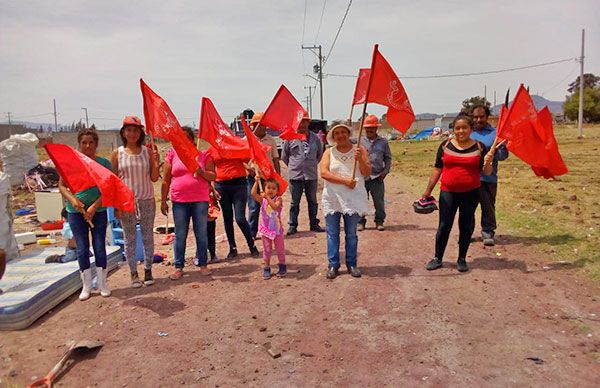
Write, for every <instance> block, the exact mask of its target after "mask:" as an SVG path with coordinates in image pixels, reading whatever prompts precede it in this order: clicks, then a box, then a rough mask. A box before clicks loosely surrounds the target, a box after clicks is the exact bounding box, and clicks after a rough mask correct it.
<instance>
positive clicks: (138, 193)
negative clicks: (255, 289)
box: [59, 107, 508, 300]
mask: <svg viewBox="0 0 600 388" xmlns="http://www.w3.org/2000/svg"><path fill="white" fill-rule="evenodd" d="M261 115H262V113H256V114H255V115H254V116H253V117H252V119H251V121H250V127H251V128H252V130H253V132H254V134H255V135H256V136H257V138H258V140H259V141H260V142H261V143H263V144H267V145H269V146H270V147H271V148H270V154H269V156H270V159H271V161H272V163H273V166H274V169H275V170H276V171H277V172H279V171H280V160H282V161H283V162H284V163H285V164H286V165H287V168H288V182H289V191H290V197H291V198H290V210H289V220H288V228H287V231H285V230H284V227H283V224H282V220H281V214H282V208H283V198H282V196H281V195H280V187H279V183H278V181H277V180H275V179H263V178H261V177H260V176H258V175H257V174H256V172H257V170H256V169H255V167H254V166H253V164H252V162H251V161H250V160H249V159H231V158H224V157H222V156H221V154H220V153H219V150H218V149H216V148H215V147H213V146H210V147H209V148H208V149H207V150H203V151H200V152H199V156H198V159H197V162H198V165H199V167H198V169H197V171H195V172H190V171H189V170H188V169H187V168H186V166H185V165H184V164H183V162H182V161H181V159H180V158H179V157H178V155H177V153H176V152H175V150H174V149H170V150H169V151H168V152H167V154H166V156H165V159H164V163H163V169H162V185H161V207H160V210H161V212H162V213H163V214H165V215H168V213H169V202H170V203H171V206H170V207H171V208H172V213H173V219H174V225H175V240H174V267H175V271H174V272H173V273H172V274H171V275H170V276H169V277H170V279H172V280H178V279H181V278H182V277H183V274H184V273H183V270H184V266H185V263H186V259H185V257H186V246H187V239H188V231H189V224H190V220H191V222H192V225H193V228H192V229H193V233H194V237H195V242H196V250H195V256H194V260H193V262H194V264H195V265H197V266H198V267H199V268H200V273H201V274H202V275H210V274H211V271H210V270H209V268H208V266H207V265H208V263H209V262H210V263H215V262H218V261H219V259H218V257H217V254H216V244H215V243H216V241H215V230H216V219H217V217H219V216H222V218H223V224H224V228H225V233H226V236H227V241H228V243H229V252H228V254H227V259H233V258H235V257H236V256H238V248H237V244H236V240H235V233H234V220H235V223H236V224H237V225H238V227H239V229H240V231H241V232H242V234H243V236H244V239H245V241H246V244H247V245H248V249H249V252H250V254H251V255H252V256H253V257H259V256H260V253H259V250H258V248H257V246H256V244H255V241H256V240H258V239H261V240H262V245H263V263H264V266H263V270H262V275H263V278H264V279H265V280H266V279H270V278H271V276H272V275H271V265H270V264H271V256H272V252H273V250H275V253H276V254H277V259H278V271H277V273H276V276H278V277H283V276H285V275H286V273H287V266H286V256H285V243H284V236H292V235H295V234H296V233H298V215H299V212H300V202H301V198H302V194H304V195H305V197H306V202H307V207H308V216H309V223H310V225H309V229H310V231H313V232H317V233H320V232H326V240H327V259H328V270H327V275H326V276H327V278H328V279H333V278H335V277H337V276H338V274H339V268H340V266H341V260H340V229H341V228H340V226H341V222H342V220H343V223H344V233H345V264H346V268H347V271H348V273H349V274H350V275H351V276H353V277H360V276H361V272H360V270H359V269H358V266H357V257H358V234H357V231H361V230H364V229H365V227H366V216H367V215H368V213H369V203H368V202H369V197H371V199H372V201H373V205H374V207H375V215H374V223H375V228H376V230H378V231H384V230H385V225H384V223H385V218H386V213H385V184H384V182H385V179H386V176H387V175H388V174H389V172H390V169H391V162H392V155H391V151H390V147H389V144H388V142H387V140H386V139H385V138H383V137H381V136H379V135H378V128H379V127H380V126H381V125H380V124H379V120H378V119H377V117H376V116H374V115H369V116H367V117H365V118H364V120H363V127H364V128H365V133H366V135H365V136H364V137H362V138H361V139H360V143H359V144H355V142H353V141H352V139H351V137H352V136H351V135H352V129H351V127H350V126H348V125H346V123H345V122H342V121H340V122H336V123H335V124H334V125H332V127H331V128H330V130H329V131H328V133H327V143H328V145H329V147H325V146H324V144H323V142H322V140H321V139H320V138H319V137H318V136H317V135H316V134H315V133H313V132H312V131H310V130H309V124H310V118H309V117H308V116H307V115H305V116H304V118H303V119H302V121H301V123H300V126H299V128H298V130H297V132H298V133H299V134H304V135H305V136H306V139H305V140H300V139H296V140H286V141H285V142H284V144H283V148H282V152H281V158H280V157H279V153H278V152H277V146H276V142H275V140H274V138H273V137H271V136H270V135H269V134H268V133H267V131H266V128H265V127H264V126H262V125H260V119H261ZM488 116H489V110H487V107H476V108H475V109H474V110H473V114H472V117H471V116H459V117H457V118H456V120H455V121H454V137H453V138H452V139H451V140H448V141H445V142H443V143H442V144H441V145H440V147H439V150H438V154H437V158H436V161H435V167H434V169H433V172H432V174H431V177H430V179H429V183H428V185H427V188H426V190H425V192H424V196H430V195H431V193H432V190H433V188H434V186H435V185H436V183H437V182H438V180H440V179H441V192H440V198H439V205H440V222H439V228H438V232H437V235H436V244H435V256H434V258H433V259H432V260H431V261H430V262H429V263H428V264H427V269H429V270H433V269H437V268H439V267H441V265H442V259H443V255H444V250H445V248H446V245H447V242H448V237H449V234H450V229H451V227H452V223H453V221H454V217H455V214H456V212H457V210H458V211H459V229H460V237H459V258H458V269H459V270H460V271H466V270H467V269H468V268H467V265H466V260H465V258H466V253H467V250H468V247H469V244H470V241H471V236H472V234H473V231H474V226H475V215H474V214H475V209H476V208H477V205H478V203H481V204H482V212H483V217H482V231H483V232H482V233H483V241H484V244H486V245H491V244H493V243H494V241H493V237H494V231H495V228H496V225H495V217H494V205H495V195H496V179H497V178H496V172H497V162H498V160H503V159H505V158H506V157H507V156H508V152H507V151H506V147H505V146H504V145H503V144H502V143H496V141H495V130H494V128H493V127H491V126H490V125H489V124H487V117H488ZM473 118H474V119H475V122H476V124H475V127H474V124H473ZM183 129H184V132H185V134H186V135H187V137H188V139H189V140H190V142H192V143H195V137H194V133H193V131H192V129H191V128H189V127H184V128H183ZM120 136H121V139H122V142H123V145H122V146H120V147H118V148H117V149H116V150H114V151H113V152H112V154H111V155H110V160H107V159H105V158H102V157H100V156H98V155H96V149H97V147H98V135H97V133H96V132H95V131H94V130H92V129H84V130H82V131H80V132H79V134H78V138H77V140H78V143H79V150H80V151H81V152H82V153H83V154H85V155H86V156H88V157H90V158H92V159H94V160H96V162H98V163H100V164H101V165H102V166H104V167H106V168H108V169H110V170H112V171H113V172H114V173H115V174H116V175H117V176H118V177H119V178H120V179H121V180H122V181H123V182H124V183H125V184H126V185H127V186H128V187H130V188H131V190H132V191H133V194H134V198H135V211H134V212H132V213H125V212H120V211H117V212H116V214H115V215H116V217H117V218H118V219H120V221H121V224H122V226H123V235H124V240H125V243H124V255H125V258H126V260H127V263H128V266H129V269H130V272H131V287H133V288H139V287H142V285H146V286H151V285H152V284H153V283H154V277H153V274H152V263H153V256H154V237H153V229H154V219H155V213H156V201H155V196H154V189H153V183H154V182H157V181H158V179H160V176H161V171H160V167H159V166H160V156H159V154H158V151H157V148H156V147H148V146H146V145H145V133H144V126H143V124H142V122H141V120H140V119H139V118H138V117H135V116H127V117H125V119H124V120H123V126H122V128H121V131H120ZM319 175H320V176H321V178H322V179H323V181H324V184H323V192H322V196H321V207H322V213H323V215H324V217H325V229H323V228H322V227H321V226H320V220H319V218H318V208H319V204H318V201H317V189H318V179H319ZM59 188H60V191H61V193H62V194H63V196H64V198H65V199H66V202H67V204H66V210H67V220H68V222H69V225H70V228H71V230H72V233H73V238H74V240H75V243H76V254H77V260H78V262H79V267H80V271H81V278H82V282H83V288H82V291H81V294H80V296H79V299H80V300H86V299H88V298H89V297H90V292H91V288H92V272H91V268H90V249H89V248H90V241H89V235H90V232H91V237H92V239H91V240H92V247H93V250H94V255H95V266H96V274H97V278H98V280H97V287H98V289H99V291H100V294H101V295H102V296H104V297H108V296H110V293H111V292H110V288H109V287H108V285H107V281H106V249H105V238H106V226H107V216H106V209H105V208H103V207H102V206H101V205H102V198H101V195H100V192H99V190H98V188H97V187H92V188H89V189H86V190H84V191H81V192H77V193H72V192H70V191H69V189H68V188H67V187H66V186H65V184H64V182H63V180H62V179H61V180H60V182H59ZM247 208H248V216H246V209H247ZM138 224H139V225H140V229H141V238H142V245H143V246H144V277H143V281H142V280H141V279H140V277H139V275H138V271H137V261H136V253H135V250H136V249H135V248H136V239H137V229H136V225H138ZM209 256H210V259H209Z"/></svg>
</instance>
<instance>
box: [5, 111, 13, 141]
mask: <svg viewBox="0 0 600 388" xmlns="http://www.w3.org/2000/svg"><path fill="white" fill-rule="evenodd" d="M10 115H11V112H6V116H7V117H8V137H10V136H11V135H12V121H11V120H10Z"/></svg>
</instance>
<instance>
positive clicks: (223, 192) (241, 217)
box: [208, 146, 260, 259]
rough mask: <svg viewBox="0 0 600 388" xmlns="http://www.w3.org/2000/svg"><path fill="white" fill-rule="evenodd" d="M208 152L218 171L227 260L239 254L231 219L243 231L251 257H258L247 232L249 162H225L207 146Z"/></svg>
mask: <svg viewBox="0 0 600 388" xmlns="http://www.w3.org/2000/svg"><path fill="white" fill-rule="evenodd" d="M208 152H209V153H210V155H211V156H212V158H213V160H214V162H215V167H216V170H217V179H216V183H215V188H216V189H217V192H218V193H219V195H220V198H219V204H220V205H221V214H222V215H223V223H224V224H225V234H227V241H228V242H229V253H228V254H227V258H228V259H233V258H234V257H236V256H237V255H238V250H237V244H236V242H235V234H234V229H233V219H234V216H235V222H236V223H237V225H238V227H239V228H240V230H241V231H242V233H243V235H244V238H245V239H246V243H247V244H248V248H249V249H250V254H251V255H252V256H253V257H259V256H260V252H258V249H256V245H255V244H254V238H253V237H252V232H251V231H250V225H249V224H248V220H247V219H246V203H247V202H248V191H247V190H248V189H247V184H248V182H247V180H246V167H245V163H247V162H248V159H246V160H242V159H227V158H223V157H222V156H221V155H220V154H219V152H218V151H217V149H216V148H214V147H212V146H211V147H209V149H208Z"/></svg>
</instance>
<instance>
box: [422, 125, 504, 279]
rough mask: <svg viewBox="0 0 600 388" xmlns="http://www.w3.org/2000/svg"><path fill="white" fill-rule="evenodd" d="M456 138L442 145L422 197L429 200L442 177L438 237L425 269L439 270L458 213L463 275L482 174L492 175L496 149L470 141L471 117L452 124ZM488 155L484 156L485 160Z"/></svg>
mask: <svg viewBox="0 0 600 388" xmlns="http://www.w3.org/2000/svg"><path fill="white" fill-rule="evenodd" d="M453 128H454V137H453V138H452V139H450V140H447V141H444V142H443V143H442V144H440V146H439V148H438V152H437V157H436V160H435V165H434V167H433V171H432V172H431V176H430V177H429V182H428V184H427V188H426V189H425V192H424V193H423V197H429V196H430V195H431V192H432V191H433V188H434V187H435V185H436V184H437V182H438V180H440V178H441V184H440V201H439V208H440V221H439V225H438V230H437V234H436V236H435V256H434V258H433V259H431V261H429V263H427V266H426V268H427V269H428V270H434V269H438V268H440V267H441V266H442V259H443V256H444V251H445V250H446V245H448V238H449V236H450V231H451V230H452V224H453V223H454V217H455V216H456V212H457V210H458V212H459V214H458V228H459V238H458V261H457V269H458V270H459V271H460V272H466V271H468V270H469V268H468V267H467V261H466V257H467V251H468V250H469V244H470V243H471V236H472V235H473V230H474V228H475V209H476V208H477V204H478V202H479V201H478V189H479V186H480V178H479V173H480V172H481V170H483V173H484V174H486V175H489V174H491V173H492V160H493V157H494V152H495V149H496V147H492V149H491V150H490V151H489V152H487V153H486V149H485V146H484V145H483V144H482V143H480V142H478V141H475V140H473V139H471V131H472V128H473V122H472V120H471V118H470V117H469V116H463V115H459V116H458V117H457V118H456V119H454V122H453ZM484 155H485V157H484Z"/></svg>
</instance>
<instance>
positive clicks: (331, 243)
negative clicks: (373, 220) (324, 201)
mask: <svg viewBox="0 0 600 388" xmlns="http://www.w3.org/2000/svg"><path fill="white" fill-rule="evenodd" d="M341 218H343V219H344V233H345V235H346V245H345V251H346V265H347V266H350V267H356V257H357V255H358V236H357V235H356V226H357V225H358V222H359V221H360V218H361V217H360V216H359V215H358V214H343V215H342V213H333V214H328V215H326V216H325V231H326V232H327V260H328V262H329V265H328V266H329V268H332V267H333V268H339V267H340V219H341Z"/></svg>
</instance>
